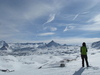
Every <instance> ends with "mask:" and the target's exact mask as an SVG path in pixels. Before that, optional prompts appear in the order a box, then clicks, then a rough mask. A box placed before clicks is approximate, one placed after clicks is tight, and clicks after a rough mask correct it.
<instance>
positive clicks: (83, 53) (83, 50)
mask: <svg viewBox="0 0 100 75" xmlns="http://www.w3.org/2000/svg"><path fill="white" fill-rule="evenodd" d="M80 52H81V59H82V67H84V60H85V62H86V65H87V67H89V64H88V57H87V52H88V50H87V47H86V43H85V42H83V43H82V46H81V48H80Z"/></svg>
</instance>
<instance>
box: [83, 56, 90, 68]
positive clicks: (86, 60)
mask: <svg viewBox="0 0 100 75" xmlns="http://www.w3.org/2000/svg"><path fill="white" fill-rule="evenodd" d="M81 59H82V67H84V60H85V62H86V65H87V67H89V64H88V57H87V55H81Z"/></svg>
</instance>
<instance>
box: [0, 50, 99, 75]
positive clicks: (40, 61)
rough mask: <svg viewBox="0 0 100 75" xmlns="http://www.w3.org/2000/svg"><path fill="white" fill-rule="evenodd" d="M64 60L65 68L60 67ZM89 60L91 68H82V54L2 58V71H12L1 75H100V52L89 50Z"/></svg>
mask: <svg viewBox="0 0 100 75" xmlns="http://www.w3.org/2000/svg"><path fill="white" fill-rule="evenodd" d="M62 60H63V61H64V63H65V65H66V66H65V67H59V66H60V64H61V61H62ZM88 60H89V64H90V66H91V67H89V68H87V67H84V68H82V67H81V58H80V53H74V54H64V55H52V54H42V55H30V56H16V57H15V56H11V55H8V56H0V70H6V69H8V70H9V71H12V72H9V71H7V72H2V71H0V75H100V50H95V49H89V50H88ZM40 67H41V68H40ZM39 68H40V69H39Z"/></svg>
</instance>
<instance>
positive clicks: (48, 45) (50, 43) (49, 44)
mask: <svg viewBox="0 0 100 75" xmlns="http://www.w3.org/2000/svg"><path fill="white" fill-rule="evenodd" d="M46 46H47V47H52V46H55V47H57V46H60V44H59V43H56V42H55V41H54V40H52V41H51V42H49V43H48V44H47V45H46Z"/></svg>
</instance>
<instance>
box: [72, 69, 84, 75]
mask: <svg viewBox="0 0 100 75" xmlns="http://www.w3.org/2000/svg"><path fill="white" fill-rule="evenodd" d="M84 70H85V68H80V69H79V70H78V71H75V73H74V74H73V75H81V74H82V73H83V71H84Z"/></svg>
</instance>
